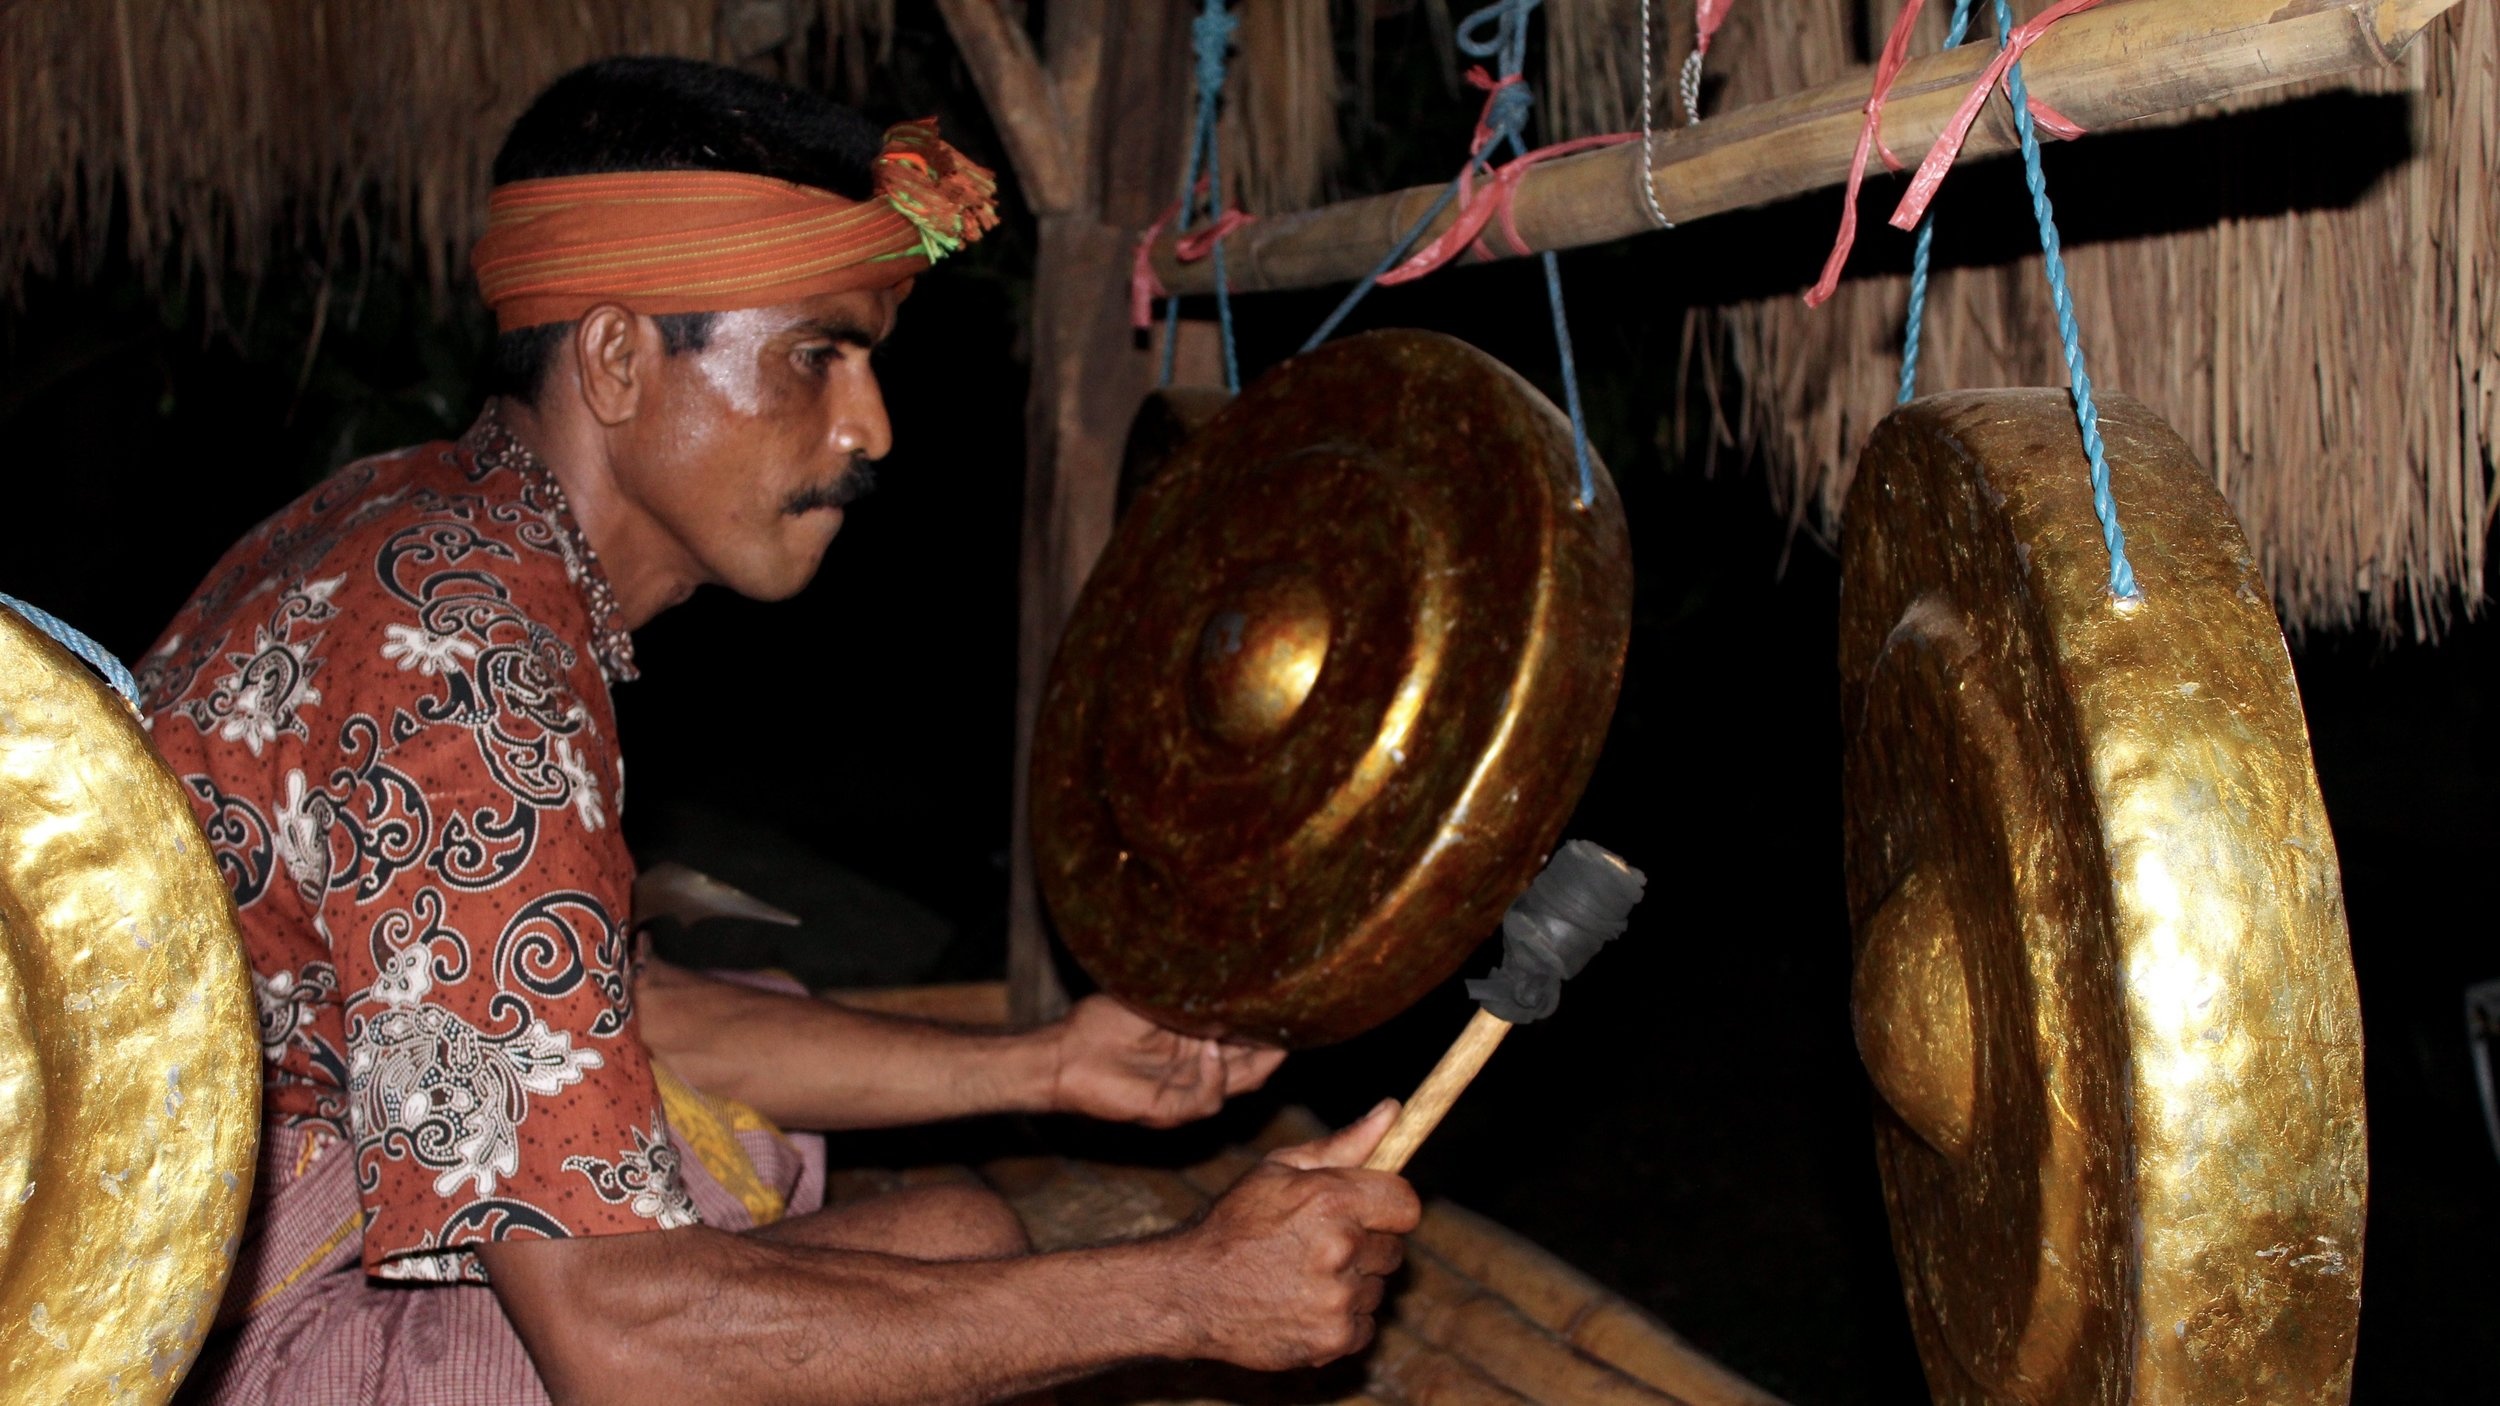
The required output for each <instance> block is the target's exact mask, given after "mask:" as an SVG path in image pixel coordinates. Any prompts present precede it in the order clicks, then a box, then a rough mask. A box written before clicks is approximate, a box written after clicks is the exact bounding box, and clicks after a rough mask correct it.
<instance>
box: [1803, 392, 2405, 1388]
mask: <svg viewBox="0 0 2500 1406" xmlns="http://www.w3.org/2000/svg"><path fill="white" fill-rule="evenodd" d="M2069 407H2070V402H2069V401H2068V399H2067V397H2066V395H2065V393H2064V392H2061V391H2049V390H2017V391H1986V392H1973V393H1967V394H1958V395H1946V396H1936V397H1932V398H1929V399H1926V400H1921V401H1918V402H1915V403H1913V404H1911V405H1909V406H1907V407H1904V408H1903V409H1901V410H1899V411H1897V412H1895V413H1894V414H1893V415H1892V417H1891V418H1889V419H1887V420H1886V421H1885V422H1884V423H1883V424H1882V425H1881V426H1880V427H1878V428H1877V430H1876V432H1875V436H1874V440H1873V443H1871V444H1870V445H1869V446H1868V448H1867V451H1866V455H1865V457H1864V459H1863V460H1861V461H1860V465H1859V469H1858V476H1857V481H1856V483H1855V485H1854V486H1853V487H1852V489H1851V491H1850V496H1849V503H1848V512H1847V516H1846V519H1845V521H1846V529H1845V537H1844V541H1843V547H1842V567H1841V627H1840V639H1841V680H1842V699H1843V716H1844V726H1845V728H1846V735H1847V748H1848V755H1847V769H1846V783H1845V784H1846V788H1847V804H1848V844H1847V849H1848V883H1849V906H1850V913H1851V917H1852V919H1853V922H1854V925H1855V930H1856V939H1855V948H1856V957H1855V961H1856V965H1855V977H1854V985H1853V993H1852V995H1853V1005H1854V1014H1855V1021H1856V1028H1857V1038H1858V1048H1859V1051H1860V1053H1861V1055H1862V1056H1863V1057H1864V1059H1865V1062H1866V1066H1867V1070H1868V1072H1869V1074H1870V1075H1871V1077H1872V1079H1873V1082H1874V1085H1875V1088H1876V1091H1877V1092H1878V1094H1879V1095H1880V1096H1881V1099H1880V1112H1879V1116H1878V1127H1877V1143H1878V1146H1879V1153H1880V1155H1879V1162H1880V1166H1881V1168H1882V1173H1883V1181H1884V1192H1885V1198H1886V1200H1887V1202H1888V1204H1889V1207H1890V1210H1891V1216H1892V1228H1893V1244H1894V1248H1895V1251H1896V1253H1897V1255H1898V1257H1899V1260H1900V1267H1901V1274H1902V1279H1903V1283H1904V1287H1905V1289H1906V1291H1907V1294H1908V1298H1909V1301H1910V1311H1911V1322H1912V1325H1913V1328H1914V1329H1915V1331H1916V1333H1917V1336H1918V1341H1919V1348H1920V1355H1921V1357H1922V1359H1923V1361H1924V1363H1925V1366H1926V1372H1927V1379H1928V1382H1929V1384H1930V1385H1931V1387H1932V1388H1933V1390H1934V1393H1935V1396H1936V1399H1937V1400H1938V1401H1940V1402H1952V1403H1965V1402H1968V1403H1977V1402H1992V1403H1993V1402H2020V1403H2024V1406H2054V1404H2056V1403H2084V1402H2092V1403H2121V1402H2130V1403H2152V1402H2165V1403H2167V1402H2259V1401H2262V1402H2268V1403H2294V1402H2297V1403H2304V1406H2306V1404H2307V1403H2325V1402H2336V1403H2340V1402H2343V1401H2345V1400H2346V1399H2347V1397H2348V1396H2349V1394H2350V1391H2351V1371H2352V1365H2351V1364H2352V1353H2353V1337H2354V1331H2355V1326H2356V1323H2357V1321H2358V1316H2359V1311H2360V1285H2361V1230H2362V1212H2363V1202H2364V1190H2365V1182H2366V1162H2365V1155H2364V1151H2363V1145H2362V1133H2363V1127H2362V1093H2361V1022H2360V1014H2359V1008H2358V1005H2357V1000H2356V996H2355V993H2354V987H2353V975H2352V962H2351V955H2350V950H2349V945H2348V942H2347V939H2346V935H2345V929H2344V910H2343V898H2342V890H2341V885H2340V881H2339V878H2338V875H2337V871H2336V863H2335V842H2334V838H2333V836H2332V835H2330V834H2329V833H2328V831H2327V823H2326V813H2325V810H2324V808H2323V807H2322V806H2321V804H2320V802H2319V798H2318V786H2317V780H2316V777H2315V775H2314V773H2313V772H2312V770H2311V767H2310V759H2309V737H2308V731H2307V728H2306V725H2305V723H2304V721H2303V719H2302V716H2301V710H2300V696H2299V693H2298V692H2297V690H2296V689H2295V688H2294V686H2293V680H2292V669H2291V660H2290V656H2289V655H2288V653H2287V652H2286V650H2285V649H2284V645H2283V635H2282V631H2281V629H2280V627H2279V626H2278V625H2277V623H2276V620H2275V616H2274V612H2273V609H2272V606H2271V605H2270V603H2269V602H2268V599H2267V596H2266V590H2265V585H2264V582H2263V580H2262V579H2261V578H2260V576H2259V575H2258V572H2257V568H2256V565H2255V563H2254V562H2253V561H2251V559H2250V556H2249V551H2248V544H2247V542H2246V541H2245V539H2243V538H2242V536H2241V534H2240V530H2239V527H2238V525H2237V524H2235V523H2234V522H2233V521H2232V520H2231V517H2230V514H2229V511H2228V510H2227V509H2226V508H2225V507H2224V505H2223V503H2222V500H2221V498H2220V497H2218V496H2217V495H2216V494H2215V492H2214V489H2213V487H2212V486H2211V482H2210V480H2209V478H2208V476H2207V474H2206V473H2205V471H2204V469H2203V468H2202V467H2200V466H2199V465H2198V464H2197V463H2196V462H2195V460H2194V458H2193V457H2192V456H2191V455H2190V453H2189V451H2188V448H2187V446H2186V445H2185V444H2184V443H2182V442H2181V441H2180V439H2179V437H2178V436H2177V435H2176V434H2174V433H2173V432H2172V431H2171V430H2170V429H2169V427H2167V426H2166V425H2164V424H2162V422H2161V421H2160V420H2159V419H2158V418H2156V417H2155V416H2154V415H2153V414H2152V413H2151V412H2149V411H2147V410H2146V409H2145V408H2144V407H2143V406H2141V405H2138V404H2136V403H2135V402H2133V401H2130V400H2125V399H2123V398H2113V399H2112V400H2110V401H2105V402H2103V406H2102V412H2101V413H2102V419H2101V428H2102V431H2103V433H2104V435H2105V436H2106V437H2107V440H2108V446H2109V459H2110V464H2111V470H2112V477H2113V480H2114V483H2115V491H2116V496H2117V501H2118V505H2119V509H2120V513H2121V517H2122V519H2123V521H2124V523H2125V526H2126V529H2127V550H2128V554H2129V556H2130V557H2131V558H2132V559H2133V562H2134V566H2135V572H2136V577H2137V579H2138V581H2139V583H2140V584H2141V587H2142V595H2141V599H2140V600H2139V601H2136V602H2132V603H2127V604H2121V603H2119V602H2117V601H2115V600H2114V599H2113V598H2112V597H2111V595H2110V593H2109V587H2108V571H2109V556H2108V553H2107V550H2106V549H2105V547H2104V546H2103V545H2102V541H2101V535H2100V527H2099V524H2098V523H2097V521H2096V520H2095V519H2094V517H2093V514H2092V505H2091V497H2090V488H2089V484H2088V482H2087V478H2086V473H2087V470H2086V467H2085V464H2084V460H2083V457H2082V453H2081V449H2080V447H2079V445H2078V442H2077V437H2076V433H2075V421H2074V416H2073V412H2072V410H2071V409H2070V408H2069Z"/></svg>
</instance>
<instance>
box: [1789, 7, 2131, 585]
mask: <svg viewBox="0 0 2500 1406" xmlns="http://www.w3.org/2000/svg"><path fill="white" fill-rule="evenodd" d="M1994 3H1995V6H1996V23H1997V58H1996V60H1995V62H1993V63H1991V64H1990V65H1989V66H1988V68H1987V69H1986V70H1985V71H1983V72H1982V73H1981V74H1980V77H1979V82H1978V83H1977V85H1976V86H1974V87H1973V88H1972V89H1971V94H1970V96H1969V97H1968V98H1966V99H1965V100H1964V101H1963V103H1962V106H1961V108H1960V109H1959V110H1958V111H1957V112H1956V113H1955V114H1954V118H1953V120H1952V121H1951V122H1950V123H1948V124H1947V126H1946V129H1945V132H1944V134H1943V135H1941V136H1939V137H1938V138H1937V139H1936V144H1935V146H1934V147H1933V148H1932V149H1930V150H1929V152H1928V153H1927V159H1926V160H1924V161H1922V162H1921V163H1919V169H1918V172H1917V174H1916V175H1915V176H1913V177H1912V178H1911V181H1910V186H1909V190H1908V192H1907V193H1906V194H1904V195H1903V196H1902V198H1901V205H1900V208H1898V209H1896V210H1895V211H1894V212H1893V216H1892V223H1893V224H1894V225H1895V226H1897V227H1899V228H1901V229H1905V230H1910V229H1914V230H1915V231H1916V233H1917V236H1918V239H1917V245H1916V248H1915V251H1914V252H1913V254H1912V256H1911V263H1910V307H1909V316H1908V319H1907V321H1906V324H1905V326H1904V328H1903V332H1902V347H1901V385H1900V391H1899V400H1900V401H1902V402H1907V401H1908V400H1910V399H1911V398H1912V397H1913V396H1914V395H1915V394H1916V393H1917V390H1918V357H1919V342H1920V338H1921V335H1922V333H1923V332H1924V330H1925V327H1926V314H1927V289H1928V276H1929V273H1930V270H1931V266H1932V263H1933V258H1934V250H1935V218H1934V214H1933V208H1934V207H1933V204H1932V201H1933V198H1934V195H1935V192H1936V188H1937V186H1938V185H1939V184H1940V183H1941V182H1942V181H1943V179H1944V176H1945V173H1946V172H1947V171H1948V170H1949V169H1950V168H1951V167H1952V164H1953V161H1954V158H1955V157H1956V156H1957V155H1958V154H1959V153H1960V151H1961V144H1962V139H1963V137H1964V136H1965V135H1967V134H1968V132H1969V130H1970V123H1971V121H1972V120H1973V119H1974V118H1975V117H1976V116H1977V115H1978V112H1979V109H1980V107H1981V106H1982V105H1984V104H1985V103H1986V101H1987V100H1988V98H1989V95H1990V94H1991V92H1992V91H1993V89H1994V88H1995V87H1996V85H1997V84H1998V82H2000V81H2002V82H2003V83H2004V85H2005V94H2006V97H2007V99H2008V101H2009V104H2010V105H2011V106H2012V108H2013V110H2014V131H2015V134H2016V136H2017V137H2018V138H2019V139H2020V142H2021V146H2022V154H2023V180H2024V183H2025V184H2026V185H2027V186H2029V188H2030V191H2031V212H2032V215H2033V217H2034V218H2035V219H2036V220H2038V222H2039V226H2040V253H2041V262H2042V265H2043V267H2044V268H2045V269H2046V271H2047V274H2048V280H2049V301H2050V303H2051V304H2052V305H2053V306H2054V307H2055V309H2056V311H2057V334H2058V340H2059V341H2060V343H2062V344H2063V348H2064V351H2065V355H2066V375H2067V387H2068V391H2069V393H2070V395H2071V397H2072V400H2073V402H2074V410H2075V424H2076V427H2077V429H2078V430H2079V431H2080V433H2081V437H2082V440H2083V456H2084V461H2085V463H2086V464H2087V465H2088V466H2089V468H2090V472H2091V481H2092V514H2093V516H2094V517H2096V518H2098V519H2099V520H2100V524H2101V542H2102V544H2103V545H2104V546H2106V547H2107V548H2108V549H2109V593H2110V595H2112V596H2113V597H2115V598H2117V599H2118V600H2120V601H2134V600H2137V599H2139V598H2140V597H2141V595H2142V593H2141V592H2140V591H2139V590H2138V589H2137V586H2136V580H2135V568H2134V567H2133V566H2132V565H2131V564H2129V562H2128V561H2127V534H2126V530H2125V529H2124V528H2122V527H2121V526H2120V525H2119V522H2118V503H2117V500H2116V499H2115V498H2113V497H2112V496H2111V494H2110V486H2109V453H2108V450H2107V448H2106V447H2105V446H2104V445H2103V444H2102V442H2101V412H2100V408H2099V406H2098V405H2097V404H2095V403H2094V401H2093V398H2092V375H2091V372H2090V371H2089V370H2087V369H2086V368H2085V366H2084V355H2083V332H2082V329H2081V328H2080V327H2079V326H2077V324H2076V321H2075V297H2074V292H2073V290H2072V288H2071V287H2070V286H2069V285H2068V282H2067V277H2066V256H2065V251H2064V246H2063V244H2062V242H2061V241H2060V239H2059V238H2058V233H2057V212H2056V209H2055V208H2054V207H2053V206H2052V205H2051V204H2050V202H2049V178H2048V173H2047V171H2046V170H2045V169H2044V168H2043V166H2042V164H2041V160H2040V123H2041V121H2043V120H2046V121H2048V122H2049V123H2050V124H2051V127H2052V129H2053V130H2055V131H2056V132H2057V133H2058V134H2059V135H2060V136H2064V137H2074V136H2079V135H2081V129H2079V128H2077V127H2076V126H2075V125H2074V124H2073V123H2071V122H2069V121H2067V120H2066V119H2065V118H2063V117H2061V116H2059V115H2058V114H2057V113H2056V112H2055V111H2054V110H2051V109H2049V108H2046V107H2044V106H2042V105H2041V104H2039V103H2036V102H2034V101H2033V99H2032V97H2031V90H2030V87H2029V85H2028V84H2026V83H2025V82H2024V81H2023V66H2022V54H2023V51H2024V50H2025V49H2027V48H2029V47H2030V46H2031V44H2032V43H2033V42H2034V41H2036V40H2037V39H2039V37H2040V36H2041V35H2042V34H2043V33H2045V32H2047V30H2048V28H2049V26H2051V25H2053V24H2055V23H2056V22H2057V21H2059V20H2061V19H2064V18H2065V17H2066V16H2068V15H2071V14H2076V13H2079V12H2081V11H2084V10H2088V9H2091V8H2092V7H2093V6H2095V5H2097V4H2099V3H2101V0H2058V3H2057V4H2054V5H2052V6H2050V7H2049V8H2048V9H2046V10H2044V11H2042V12H2041V13H2040V15H2039V16H2038V17H2036V18H2035V19H2033V20H2032V21H2031V22H2030V23H2028V24H2025V25H2020V26H2017V25H2016V24H2015V22H2014V8H2013V5H2012V4H2011V3H2010V0H1994ZM1919 8H1920V6H1919V0H1911V3H1909V4H1908V5H1905V6H1904V7H1903V8H1902V11H1901V14H1900V15H1899V17H1898V18H1897V19H1895V21H1894V23H1893V32H1892V34H1891V36H1890V37H1888V38H1887V39H1886V40H1885V43H1884V52H1883V55H1882V57H1881V59H1880V60H1879V61H1878V63H1877V65H1876V71H1875V81H1874V84H1873V87H1872V89H1871V90H1870V91H1869V93H1868V95H1867V101H1866V125H1865V128H1864V130H1863V131H1862V133H1861V134H1860V136H1859V139H1858V150H1857V154H1856V156H1855V157H1854V158H1853V160H1852V163H1851V170H1850V175H1849V182H1848V186H1847V193H1846V194H1845V195H1844V196H1843V197H1842V206H1841V222H1840V235H1839V238H1838V239H1836V240H1835V241H1834V242H1833V246H1832V253H1831V257H1830V258H1829V259H1828V260H1827V261H1826V262H1825V264H1824V266H1823V276H1822V278H1821V279H1820V280H1819V281H1818V282H1817V283H1816V284H1815V286H1814V288H1813V289H1812V291H1810V292H1808V293H1807V294H1806V302H1807V304H1808V305H1809V306H1819V305H1821V303H1822V302H1823V301H1824V300H1825V299H1827V298H1829V297H1830V296H1831V295H1832V293H1833V291H1834V290H1835V289H1836V288H1837V287H1838V286H1839V282H1840V272H1841V267H1842V265H1843V264H1844V263H1845V262H1846V260H1847V259H1848V257H1849V248H1850V245H1851V243H1852V242H1853V239H1854V236H1855V234H1856V230H1857V196H1858V184H1859V181H1860V179H1861V178H1862V176H1863V175H1864V173H1865V170H1866V161H1867V155H1868V152H1869V150H1870V148H1871V149H1874V150H1883V143H1882V141H1881V137H1880V132H1879V128H1880V126H1881V122H1882V115H1883V106H1884V97H1885V94H1886V91H1887V90H1888V89H1889V88H1890V87H1891V84H1892V80H1893V79H1894V77H1896V76H1898V74H1899V73H1900V70H1901V65H1902V62H1903V59H1904V57H1905V55H1906V51H1907V47H1908V43H1909V30H1910V26H1911V24H1912V22H1913V21H1914V20H1915V19H1916V18H1917V15H1918V10H1919ZM1970 9H1971V6H1970V0H1955V4H1954V10H1953V22H1952V25H1951V28H1950V30H1949V32H1948V33H1947V35H1946V38H1945V47H1947V48H1951V47H1953V46H1955V45H1957V44H1959V43H1961V42H1962V39H1963V38H1964V36H1965V35H1967V34H1968V33H1969V31H1970ZM1883 154H1884V160H1885V161H1886V162H1887V163H1888V164H1890V165H1892V166H1893V168H1894V169H1896V170H1898V169H1900V163H1898V162H1896V161H1894V160H1893V158H1892V153H1891V152H1890V151H1884V153H1883Z"/></svg>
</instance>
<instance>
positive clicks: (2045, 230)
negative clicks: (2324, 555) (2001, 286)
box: [1996, 0, 2140, 601]
mask: <svg viewBox="0 0 2500 1406" xmlns="http://www.w3.org/2000/svg"><path fill="white" fill-rule="evenodd" d="M1996 9H1997V43H1998V44H1999V45H2003V44H2005V43H2007V42H2009V41H2010V40H2011V38H2012V35H2013V32H2014V9H2013V6H2012V5H2011V4H2009V3H2008V0H1996ZM2005 89H2006V93H2007V95H2008V96H2009V97H2011V98H2012V99H2013V103H2014V130H2015V132H2016V134H2017V135H2019V136H2020V137H2021V138H2022V144H2023V179H2024V180H2025V181H2026V182H2027V183H2029V185H2030V186H2031V210H2032V213H2033V214H2034V215H2037V216H2038V217H2039V219H2040V252H2041V254H2042V256H2043V262H2044V263H2045V264H2046V265H2047V267H2048V274H2049V300H2050V301H2051V302H2052V303H2055V304H2056V305H2057V335H2058V337H2059V338H2060V339H2061V340H2062V341H2064V342H2065V344H2066V375H2067V379H2068V383H2069V386H2070V388H2071V389H2072V391H2073V392H2074V397H2075V423H2076V424H2078V425H2079V426H2081V427H2082V430H2083V455H2084V458H2085V459H2086V460H2088V461H2089V462H2090V463H2091V465H2092V513H2093V516H2095V517H2097V518H2099V519H2100V520H2101V541H2102V542H2103V543H2105V544H2107V545H2108V547H2109V593H2110V594H2111V595H2113V596H2116V597H2117V598H2118V599H2120V600H2122V601H2124V600H2134V599H2136V597H2137V596H2138V595H2139V594H2140V592H2138V591H2137V589H2136V584H2135V568H2134V567H2133V566H2130V565H2128V563H2127V534H2126V532H2125V530H2124V529H2122V528H2120V527H2119V525H2118V503H2117V500H2116V499H2114V498H2112V497H2111V496H2110V491H2109V454H2108V451H2107V450H2106V449H2105V448H2104V447H2103V446H2102V444H2101V412H2100V410H2099V409H2098V408H2097V407H2095V406H2094V405H2093V403H2092V377H2091V375H2090V374H2089V373H2088V372H2086V371H2085V370H2084V366H2083V332H2082V330H2081V329H2080V328H2078V327H2077V326H2076V325H2075V295H2074V293H2073V291H2072V290H2071V289H2069V288H2068V287H2067V286H2066V255H2065V253H2064V251H2063V250H2062V249H2061V248H2060V247H2059V243H2058V238H2057V212H2056V211H2055V210H2054V209H2052V208H2051V207H2050V205H2049V178H2048V173H2047V172H2046V171H2044V170H2043V169H2041V165H2040V132H2039V128H2038V126H2037V125H2036V124H2035V123H2034V122H2033V121H2032V120H2031V90H2030V89H2029V87H2027V86H2026V85H2025V84H2024V82H2023V66H2022V65H2021V64H2020V63H2016V64H2014V65H2013V66H2012V67H2011V68H2009V69H2007V70H2006V74H2005Z"/></svg>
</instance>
